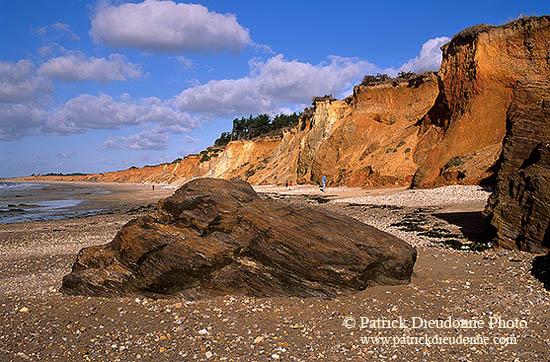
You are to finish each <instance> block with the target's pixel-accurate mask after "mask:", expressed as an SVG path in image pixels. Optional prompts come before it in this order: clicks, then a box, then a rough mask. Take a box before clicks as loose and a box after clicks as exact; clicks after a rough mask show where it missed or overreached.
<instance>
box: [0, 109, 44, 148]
mask: <svg viewBox="0 0 550 362" xmlns="http://www.w3.org/2000/svg"><path fill="white" fill-rule="evenodd" d="M46 117H47V113H46V112H45V111H44V110H42V109H41V108H39V107H36V106H33V105H28V104H12V103H0V141H13V140H16V139H18V138H21V137H23V136H25V135H27V134H37V133H39V132H40V128H41V127H42V125H43V123H44V121H45V120H46Z"/></svg>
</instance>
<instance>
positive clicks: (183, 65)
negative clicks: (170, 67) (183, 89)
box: [175, 55, 193, 71]
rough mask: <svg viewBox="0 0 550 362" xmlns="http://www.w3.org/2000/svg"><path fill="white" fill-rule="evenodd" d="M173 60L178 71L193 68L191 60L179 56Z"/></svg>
mask: <svg viewBox="0 0 550 362" xmlns="http://www.w3.org/2000/svg"><path fill="white" fill-rule="evenodd" d="M175 59H176V61H177V62H178V64H179V67H180V69H181V70H183V71H186V70H189V69H191V68H192V67H193V61H192V60H191V59H188V58H186V57H184V56H181V55H179V56H177V57H175Z"/></svg>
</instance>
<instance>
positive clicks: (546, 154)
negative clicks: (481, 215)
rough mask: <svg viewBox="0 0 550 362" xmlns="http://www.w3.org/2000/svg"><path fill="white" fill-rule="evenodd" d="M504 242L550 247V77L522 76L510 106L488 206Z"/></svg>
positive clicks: (487, 211) (491, 228) (500, 243)
mask: <svg viewBox="0 0 550 362" xmlns="http://www.w3.org/2000/svg"><path fill="white" fill-rule="evenodd" d="M485 214H486V216H487V219H488V227H489V232H490V234H491V236H492V237H493V239H494V241H495V243H496V244H497V245H498V246H501V247H504V248H508V249H519V250H523V251H528V252H534V253H538V252H546V251H548V250H550V82H549V81H530V82H520V83H519V84H518V86H517V87H516V91H515V93H514V98H513V100H512V103H511V105H510V108H509V110H508V118H507V134H506V138H505V139H504V144H503V150H502V154H501V156H500V161H499V169H498V171H497V183H496V186H495V189H494V192H493V193H492V194H491V196H490V197H489V202H488V204H487V207H486V209H485Z"/></svg>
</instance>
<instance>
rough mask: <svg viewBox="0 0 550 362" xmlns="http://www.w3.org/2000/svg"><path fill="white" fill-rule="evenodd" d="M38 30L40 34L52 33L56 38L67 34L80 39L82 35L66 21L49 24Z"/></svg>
mask: <svg viewBox="0 0 550 362" xmlns="http://www.w3.org/2000/svg"><path fill="white" fill-rule="evenodd" d="M36 32H37V33H38V34H40V35H46V34H48V33H50V34H52V35H53V36H54V37H56V38H60V37H64V36H66V37H69V38H71V39H73V40H80V37H79V36H78V35H76V34H75V33H74V32H73V30H72V29H71V27H70V26H69V24H65V23H54V24H50V25H47V26H43V27H41V28H38V29H36Z"/></svg>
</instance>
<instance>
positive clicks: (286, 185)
mask: <svg viewBox="0 0 550 362" xmlns="http://www.w3.org/2000/svg"><path fill="white" fill-rule="evenodd" d="M285 187H286V188H288V180H286V184H285Z"/></svg>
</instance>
